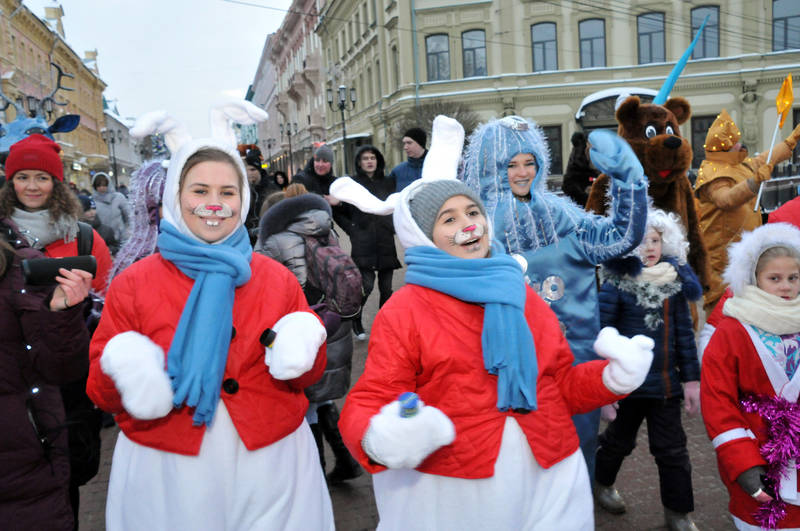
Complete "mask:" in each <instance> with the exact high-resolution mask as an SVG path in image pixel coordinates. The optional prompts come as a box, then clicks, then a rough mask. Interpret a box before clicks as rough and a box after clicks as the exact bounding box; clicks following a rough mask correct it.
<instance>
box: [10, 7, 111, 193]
mask: <svg viewBox="0 0 800 531" xmlns="http://www.w3.org/2000/svg"><path fill="white" fill-rule="evenodd" d="M63 15H64V12H63V10H62V9H61V7H47V8H46V12H45V20H42V19H40V18H39V17H37V16H36V15H34V14H33V13H32V12H31V11H30V9H28V8H27V7H26V6H25V5H24V4H23V3H22V2H21V1H20V0H0V75H2V91H3V94H4V95H5V96H6V97H8V98H9V99H11V100H17V99H18V98H22V101H24V102H27V101H29V100H28V98H29V97H30V98H34V99H35V100H37V101H41V100H43V99H44V98H46V97H47V96H48V95H51V94H52V93H53V90H54V89H55V88H56V86H57V85H56V83H57V81H58V74H57V70H56V69H55V68H54V67H53V66H51V63H55V64H56V65H58V66H60V67H61V69H62V70H63V71H64V72H65V73H67V74H71V75H72V76H74V77H73V78H72V79H67V78H64V79H63V80H62V85H63V86H65V87H68V88H71V89H73V91H65V90H58V91H57V92H55V94H52V96H53V97H54V99H55V100H57V101H58V102H63V103H66V105H63V106H61V105H55V106H53V109H52V112H51V113H48V122H49V123H50V124H52V123H53V121H55V120H56V119H57V118H58V117H60V116H63V115H65V114H77V115H80V117H81V120H80V124H79V125H78V127H77V128H76V129H75V130H73V131H71V132H69V133H63V134H59V133H57V134H56V135H54V136H55V138H56V141H57V142H58V143H59V144H60V145H61V147H62V148H63V151H62V153H61V156H62V160H63V161H64V170H65V171H64V175H65V178H66V179H67V180H69V181H73V182H75V183H77V184H79V186H88V184H89V175H90V172H91V171H92V169H94V168H95V167H96V166H98V165H106V166H107V164H108V161H107V159H108V155H107V149H106V147H105V145H104V143H103V140H102V138H101V136H100V131H101V129H102V128H103V127H104V124H105V120H104V116H103V99H102V94H103V90H105V87H106V84H105V83H104V82H103V81H102V79H100V76H99V74H98V73H97V71H96V69H92V68H90V66H87V64H86V63H84V60H83V59H82V58H81V57H80V56H79V55H78V54H77V53H75V51H74V50H73V49H72V48H70V46H69V44H67V42H66V41H65V40H64V29H63V25H62V24H61V17H62V16H63ZM26 108H27V105H26ZM0 118H2V119H3V120H4V121H6V122H8V121H11V120H14V119H15V118H16V111H15V108H14V106H13V105H12V106H9V107H7V108H6V109H5V112H4V113H3V115H2V116H0Z"/></svg>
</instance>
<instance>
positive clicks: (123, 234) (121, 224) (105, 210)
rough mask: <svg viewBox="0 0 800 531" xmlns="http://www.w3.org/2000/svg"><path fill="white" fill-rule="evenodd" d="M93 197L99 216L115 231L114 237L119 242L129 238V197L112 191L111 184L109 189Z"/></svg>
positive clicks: (103, 222)
mask: <svg viewBox="0 0 800 531" xmlns="http://www.w3.org/2000/svg"><path fill="white" fill-rule="evenodd" d="M92 198H94V202H95V205H97V217H98V218H99V219H100V222H101V223H102V224H103V225H105V226H106V227H109V228H110V229H111V230H112V231H114V238H115V239H116V240H117V241H118V242H124V241H125V240H126V239H128V226H129V225H130V222H131V207H130V205H128V199H127V198H126V197H125V196H124V195H122V194H121V193H119V192H114V191H112V190H111V185H110V184H109V191H107V192H105V193H100V192H95V193H94V194H92Z"/></svg>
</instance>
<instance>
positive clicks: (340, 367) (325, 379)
mask: <svg viewBox="0 0 800 531" xmlns="http://www.w3.org/2000/svg"><path fill="white" fill-rule="evenodd" d="M330 232H331V208H330V206H329V205H328V202H327V201H325V200H324V199H323V198H322V197H320V196H318V195H316V194H304V195H299V196H297V197H290V198H289V199H284V200H283V201H280V202H279V203H277V204H276V205H275V206H273V207H272V208H270V209H269V210H268V211H267V213H266V214H264V217H263V218H262V219H261V229H260V234H259V244H257V246H259V245H260V248H257V249H256V251H257V252H260V253H261V254H263V255H266V256H269V257H270V258H272V259H274V260H277V261H278V262H280V263H282V264H283V265H284V266H286V267H288V268H289V270H290V271H291V272H292V273H294V275H295V276H296V277H297V280H298V281H299V282H300V285H301V286H303V292H304V293H305V294H306V299H307V300H308V303H309V304H311V305H314V304H316V303H317V302H319V300H320V299H321V298H322V293H321V292H320V291H319V290H317V289H316V288H314V287H313V286H311V284H310V283H308V282H307V281H306V278H307V277H306V271H307V267H306V258H305V241H304V239H303V237H304V236H315V237H317V238H326V237H328V236H329V234H330ZM334 322H339V324H338V326H337V327H336V328H335V329H334V330H328V340H327V356H328V363H327V365H326V366H325V373H324V374H323V376H322V379H321V380H320V381H319V382H317V383H316V384H314V385H312V386H311V387H308V388H306V390H305V393H306V396H307V397H308V399H309V400H310V401H311V402H324V401H326V400H334V399H337V398H341V397H343V396H344V395H345V394H347V391H348V390H349V389H350V370H351V367H352V360H353V336H352V334H351V333H350V321H339V320H338V319H335V320H334ZM326 324H328V323H326Z"/></svg>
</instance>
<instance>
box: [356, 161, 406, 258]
mask: <svg viewBox="0 0 800 531" xmlns="http://www.w3.org/2000/svg"><path fill="white" fill-rule="evenodd" d="M367 150H370V151H373V152H375V153H376V154H377V158H378V167H377V169H376V170H375V174H374V175H373V176H372V178H370V177H367V175H366V174H365V173H364V172H363V171H362V170H361V168H360V167H359V166H358V159H359V157H360V156H361V154H362V153H363V152H364V151H367ZM354 167H355V168H356V174H355V175H354V176H353V180H355V181H356V182H357V183H359V184H361V185H362V186H364V188H366V189H367V190H369V191H370V193H371V194H372V195H374V196H375V197H377V198H378V199H386V198H387V197H389V195H391V194H393V193H394V191H395V180H394V178H387V177H384V174H383V171H384V167H385V162H384V160H383V155H382V154H381V152H380V151H378V149H377V148H375V147H373V146H361V148H359V150H358V151H357V152H356V156H355V162H354ZM349 211H350V215H349V218H350V229H349V230H347V229H345V230H347V232H348V234H349V235H350V244H351V246H352V251H351V253H350V254H351V256H352V257H353V261H354V262H355V263H356V265H357V266H358V267H360V268H362V269H377V270H381V269H399V268H400V267H401V265H400V261H399V260H398V259H397V250H396V249H395V244H394V225H393V224H392V216H391V215H388V216H376V215H374V214H366V213H364V212H361V211H360V210H358V209H357V208H356V207H353V206H349Z"/></svg>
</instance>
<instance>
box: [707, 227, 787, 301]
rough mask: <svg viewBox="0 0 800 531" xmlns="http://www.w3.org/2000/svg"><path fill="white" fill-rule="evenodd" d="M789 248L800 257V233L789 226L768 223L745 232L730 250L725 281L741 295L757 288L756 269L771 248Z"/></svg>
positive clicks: (723, 277)
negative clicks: (763, 255) (753, 287)
mask: <svg viewBox="0 0 800 531" xmlns="http://www.w3.org/2000/svg"><path fill="white" fill-rule="evenodd" d="M778 246H782V247H789V248H791V249H794V250H795V252H797V253H798V254H800V229H798V228H797V227H795V226H794V225H791V224H789V223H769V224H767V225H762V226H761V227H758V228H757V229H755V230H754V231H751V232H745V233H744V234H743V235H742V239H741V240H740V241H738V242H736V243H734V244H731V246H730V247H728V266H727V267H726V268H725V272H724V273H723V274H722V279H723V280H724V281H725V282H727V283H728V284H729V286H730V288H731V290H733V294H734V296H736V295H740V294H741V293H742V291H743V289H744V287H745V286H748V285H750V286H755V285H756V265H757V264H758V259H759V258H760V257H761V255H762V254H764V251H766V250H767V249H769V248H771V247H778Z"/></svg>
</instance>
